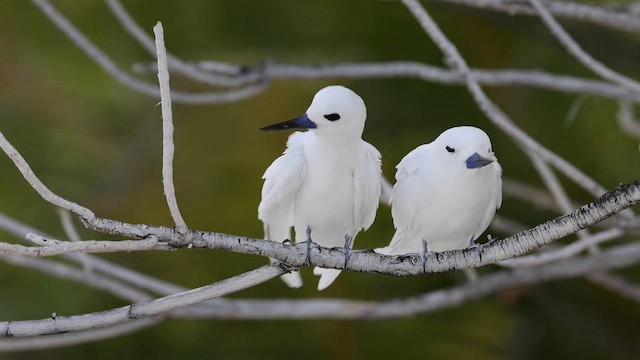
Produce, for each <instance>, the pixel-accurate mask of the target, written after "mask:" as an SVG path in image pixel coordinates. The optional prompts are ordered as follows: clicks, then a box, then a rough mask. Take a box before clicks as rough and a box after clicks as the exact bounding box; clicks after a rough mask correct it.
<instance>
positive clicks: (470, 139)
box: [376, 126, 502, 255]
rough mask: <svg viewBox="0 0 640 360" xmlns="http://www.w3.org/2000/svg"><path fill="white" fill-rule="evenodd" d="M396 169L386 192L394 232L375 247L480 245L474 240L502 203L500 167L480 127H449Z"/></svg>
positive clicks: (396, 250) (419, 249)
mask: <svg viewBox="0 0 640 360" xmlns="http://www.w3.org/2000/svg"><path fill="white" fill-rule="evenodd" d="M396 169H397V172H396V184H395V185H394V188H393V192H392V195H391V214H392V215H393V223H394V225H395V227H396V232H395V234H394V236H393V238H392V240H391V243H390V244H389V246H387V247H384V248H380V249H376V251H377V252H378V253H382V254H386V255H399V254H408V253H423V254H426V253H427V251H436V252H441V251H447V250H458V249H464V248H466V247H469V246H472V247H476V249H479V250H480V251H481V248H480V247H479V246H478V245H476V244H475V240H476V239H477V238H478V237H479V236H480V235H481V234H482V233H483V232H484V231H485V230H486V229H487V227H488V226H489V223H490V222H491V220H492V219H493V216H494V215H495V213H496V209H498V208H499V207H500V205H501V203H502V178H501V175H502V168H501V167H500V164H498V161H497V159H496V157H495V155H494V153H493V151H492V149H491V141H490V140H489V136H487V134H486V133H485V132H484V131H482V130H480V129H478V128H475V127H472V126H460V127H454V128H451V129H448V130H446V131H444V132H443V133H442V134H440V136H438V137H437V138H436V139H435V140H434V141H433V142H431V143H429V144H425V145H421V146H418V147H417V148H416V149H414V150H413V151H411V152H410V153H409V154H407V155H406V156H405V157H404V158H403V159H402V160H401V161H400V163H399V164H398V166H396ZM427 249H428V250H427ZM480 254H482V253H480Z"/></svg>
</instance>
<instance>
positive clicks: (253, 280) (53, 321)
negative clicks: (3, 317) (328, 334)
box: [0, 265, 287, 337]
mask: <svg viewBox="0 0 640 360" xmlns="http://www.w3.org/2000/svg"><path fill="white" fill-rule="evenodd" d="M286 272H287V270H285V269H284V268H282V267H280V266H277V265H266V266H263V267H261V268H258V269H256V270H252V271H249V272H246V273H244V274H241V275H238V276H234V277H232V278H229V279H225V280H222V281H219V282H217V283H213V284H210V285H206V286H203V287H199V288H196V289H192V290H188V291H185V292H182V293H178V294H174V295H169V296H165V297H162V298H159V299H156V300H151V301H146V302H139V303H135V304H132V305H128V306H123V307H119V308H115V309H112V310H107V311H101V312H95V313H89V314H83V315H75V316H69V317H63V316H57V317H54V318H49V319H41V320H26V321H5V322H0V337H2V336H9V337H22V336H37V335H45V334H59V333H63V332H72V331H81V330H88V329H94V328H102V327H106V326H112V325H116V324H121V323H125V322H128V321H131V320H135V319H138V318H142V317H147V316H154V315H158V314H162V313H165V312H168V311H170V310H173V309H175V308H178V307H183V306H187V305H192V304H197V303H199V302H203V301H206V300H209V299H213V298H216V297H221V296H224V295H227V294H230V293H234V292H237V291H240V290H243V289H246V288H249V287H253V286H256V285H258V284H261V283H263V282H265V281H268V280H271V279H273V278H274V277H277V276H280V275H282V274H284V273H286Z"/></svg>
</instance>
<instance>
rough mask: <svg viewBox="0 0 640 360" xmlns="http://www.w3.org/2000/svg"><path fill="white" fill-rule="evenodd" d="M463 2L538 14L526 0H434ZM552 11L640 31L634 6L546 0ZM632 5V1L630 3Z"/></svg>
mask: <svg viewBox="0 0 640 360" xmlns="http://www.w3.org/2000/svg"><path fill="white" fill-rule="evenodd" d="M431 1H437V2H443V3H449V4H455V5H463V6H469V7H474V8H479V9H482V10H493V11H498V12H504V13H507V14H509V15H534V16H535V15H536V11H535V9H533V8H532V7H531V6H530V5H529V4H527V2H526V0H431ZM544 4H545V6H546V7H547V8H548V9H549V11H550V12H551V13H553V14H554V15H556V16H558V17H563V18H565V19H570V20H578V21H584V22H590V23H593V24H598V25H601V26H606V27H609V28H612V29H617V30H622V31H629V32H634V33H640V17H639V16H638V14H637V13H636V14H634V13H633V12H632V11H631V9H630V8H628V9H625V8H624V7H622V6H620V5H616V6H615V7H606V6H598V5H592V4H587V3H578V2H571V1H544ZM629 6H631V5H629Z"/></svg>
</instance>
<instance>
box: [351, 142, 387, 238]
mask: <svg viewBox="0 0 640 360" xmlns="http://www.w3.org/2000/svg"><path fill="white" fill-rule="evenodd" d="M364 152H365V154H364V161H362V162H360V163H359V164H358V166H356V168H355V170H354V172H353V180H354V189H355V192H354V197H353V198H354V202H355V203H354V213H353V214H354V217H353V220H354V225H355V230H356V231H360V230H361V229H365V230H366V229H368V228H369V226H371V224H373V221H374V220H375V218H376V211H377V210H378V205H379V204H380V193H381V191H382V185H381V184H380V177H381V176H382V168H381V167H382V163H381V155H380V152H379V151H378V150H377V149H376V148H375V147H373V145H371V144H369V143H367V142H364ZM354 235H355V234H354Z"/></svg>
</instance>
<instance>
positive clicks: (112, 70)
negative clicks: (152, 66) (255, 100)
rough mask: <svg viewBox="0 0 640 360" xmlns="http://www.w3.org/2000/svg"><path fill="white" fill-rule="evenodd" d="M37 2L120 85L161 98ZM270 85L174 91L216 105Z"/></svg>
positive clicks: (43, 1) (42, 0)
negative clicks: (232, 88) (202, 90)
mask: <svg viewBox="0 0 640 360" xmlns="http://www.w3.org/2000/svg"><path fill="white" fill-rule="evenodd" d="M32 1H33V3H34V4H36V5H37V6H38V8H39V9H40V10H41V11H42V13H43V14H44V15H45V16H46V17H47V18H48V19H49V20H51V22H52V23H53V24H54V25H55V26H56V27H57V28H58V29H60V30H61V31H62V32H63V33H64V34H65V35H66V36H67V37H68V38H69V39H70V40H71V41H72V42H73V43H74V44H75V45H76V46H77V47H78V48H79V49H81V50H82V51H83V52H84V53H85V54H86V55H87V56H88V57H89V58H90V59H91V60H93V61H94V62H95V63H96V64H97V65H98V66H100V68H101V69H102V70H104V71H105V72H106V73H107V74H109V75H110V76H111V77H113V78H114V79H116V80H117V81H118V82H119V83H120V84H122V85H124V86H126V87H128V88H130V89H132V90H135V91H138V92H140V93H142V94H145V95H148V96H152V97H154V98H159V97H160V91H159V89H158V88H157V87H156V86H155V85H153V84H150V83H147V82H144V81H141V80H138V79H135V78H133V77H131V76H129V74H127V73H126V72H125V71H123V70H122V69H120V68H119V67H118V66H117V65H116V64H115V63H114V62H113V61H112V60H111V59H110V58H109V57H108V56H107V55H106V54H105V53H104V52H102V50H100V49H99V48H98V47H97V46H96V45H94V44H93V43H92V42H91V41H90V40H89V39H88V38H87V37H86V36H85V35H84V34H83V33H82V32H81V31H80V30H78V29H77V28H76V27H75V26H74V25H73V24H71V22H69V20H67V19H66V18H65V17H64V16H63V15H62V14H61V13H60V12H59V11H58V10H57V9H56V8H55V7H53V5H51V3H49V2H48V1H47V0H32ZM267 86H268V84H267V83H265V82H261V83H259V84H255V85H251V86H247V87H244V88H241V89H239V90H232V91H225V92H203V93H189V92H178V91H174V92H173V93H172V95H173V100H174V101H176V102H181V103H186V104H215V103H225V102H234V101H239V100H242V99H246V98H249V97H251V96H254V95H255V94H257V93H259V92H261V91H263V90H265V89H266V88H267Z"/></svg>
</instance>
